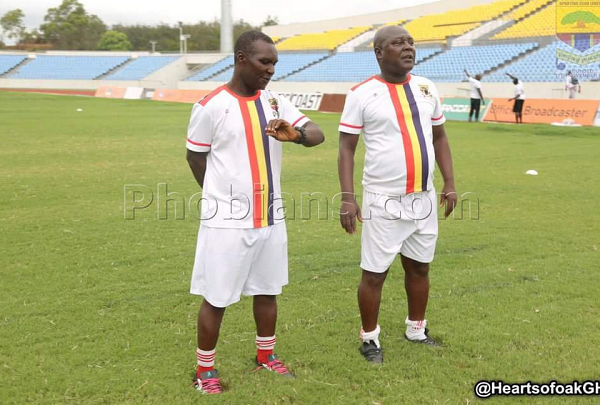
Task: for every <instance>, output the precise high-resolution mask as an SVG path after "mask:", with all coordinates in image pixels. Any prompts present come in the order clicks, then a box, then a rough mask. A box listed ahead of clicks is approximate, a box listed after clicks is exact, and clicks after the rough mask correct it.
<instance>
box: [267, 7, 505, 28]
mask: <svg viewBox="0 0 600 405" xmlns="http://www.w3.org/2000/svg"><path fill="white" fill-rule="evenodd" d="M495 1H497V0H469V1H468V4H466V3H467V2H465V0H443V1H437V2H435V3H429V4H422V5H419V6H413V7H406V8H401V9H396V10H388V11H382V12H379V13H372V14H362V15H358V16H353V17H345V18H336V19H333V20H322V21H313V22H305V23H296V24H286V25H273V26H271V27H263V28H262V30H263V32H264V33H265V34H267V35H270V36H274V37H291V36H293V35H297V34H304V33H309V32H322V31H327V30H332V29H344V28H350V27H360V26H367V25H373V24H385V23H388V22H392V21H397V20H401V19H411V20H412V19H415V18H417V17H421V16H424V15H427V14H438V13H444V12H446V11H450V10H457V9H461V8H468V7H471V6H476V5H479V4H488V3H492V2H495Z"/></svg>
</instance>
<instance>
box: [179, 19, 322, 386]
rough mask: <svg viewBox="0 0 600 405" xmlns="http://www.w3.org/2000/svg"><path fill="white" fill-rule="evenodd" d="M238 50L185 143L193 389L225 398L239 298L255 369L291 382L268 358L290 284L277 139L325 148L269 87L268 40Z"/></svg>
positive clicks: (271, 56)
mask: <svg viewBox="0 0 600 405" xmlns="http://www.w3.org/2000/svg"><path fill="white" fill-rule="evenodd" d="M234 52H235V54H234V58H235V65H234V72H233V77H232V79H231V81H230V82H229V83H227V84H226V85H223V86H221V87H219V88H217V89H216V90H214V91H213V92H212V93H210V94H209V95H208V96H206V97H205V98H204V99H202V100H201V101H200V102H199V103H197V104H195V105H194V107H193V110H192V116H191V119H190V125H189V129H188V136H187V160H188V162H189V165H190V168H191V169H192V172H193V174H194V177H195V178H196V181H197V182H198V184H199V185H200V187H202V189H203V197H202V198H203V201H202V217H201V224H200V230H199V233H198V242H197V247H196V258H195V262H194V271H193V275H192V283H191V289H190V292H191V293H192V294H196V295H202V296H204V301H203V302H202V305H201V306H200V311H199V313H198V349H197V351H196V355H197V364H198V368H197V372H196V377H195V378H194V385H195V386H196V388H197V389H198V390H199V391H202V392H204V393H211V394H212V393H215V394H216V393H221V392H222V386H221V383H220V379H219V377H218V374H217V372H216V370H215V368H214V360H215V347H216V344H217V339H218V336H219V329H220V326H221V322H222V319H223V314H224V312H225V308H226V307H228V306H229V305H231V304H234V303H236V302H238V301H239V300H240V296H241V295H251V296H253V299H254V319H255V322H256V329H257V335H256V348H257V352H256V353H257V355H256V364H257V366H258V367H257V369H260V368H264V369H267V370H271V371H275V372H277V373H278V374H281V375H285V376H290V377H291V374H290V372H289V370H288V369H287V368H286V367H285V366H284V365H283V364H282V363H281V361H280V360H278V358H277V355H275V354H274V353H273V349H274V346H275V324H276V321H277V301H276V296H277V295H279V294H281V290H282V287H283V286H284V285H286V284H287V283H288V261H287V234H286V228H285V222H284V213H283V210H282V204H281V188H280V173H281V152H282V147H281V142H280V141H286V140H295V141H296V143H299V144H302V145H304V146H315V145H318V144H320V143H321V142H323V141H324V136H323V132H322V131H321V130H320V129H319V127H318V126H317V125H315V124H314V123H312V122H311V121H310V120H309V119H308V118H307V117H305V116H304V115H303V114H302V113H301V112H300V111H299V110H298V109H297V108H296V107H294V106H293V105H292V104H291V103H290V102H289V101H288V99H286V98H285V97H281V96H280V95H279V94H277V93H274V92H271V91H268V90H265V87H266V86H267V84H268V83H269V81H270V79H271V77H272V76H273V74H274V73H275V64H276V63H277V50H276V48H275V46H274V45H273V41H272V40H271V38H270V37H268V36H267V35H265V34H263V33H261V32H259V31H248V32H245V33H243V34H242V35H241V36H240V37H239V39H238V40H237V42H236V44H235V50H234Z"/></svg>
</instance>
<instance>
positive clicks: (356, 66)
mask: <svg viewBox="0 0 600 405" xmlns="http://www.w3.org/2000/svg"><path fill="white" fill-rule="evenodd" d="M441 50H442V49H441V48H422V49H418V50H417V63H419V62H421V61H422V60H423V59H425V58H427V57H429V56H431V55H433V54H435V53H436V52H440V51H441ZM378 72H379V66H378V65H377V61H376V60H375V55H374V54H373V51H363V52H347V53H338V54H336V55H334V56H332V57H331V58H328V59H325V60H323V61H322V62H319V63H317V64H315V65H313V66H310V67H308V68H306V69H304V70H301V71H300V72H298V73H295V74H293V75H291V76H289V77H287V78H285V79H284V81H293V82H360V81H363V80H365V79H367V78H369V77H371V76H373V75H374V74H377V73H378Z"/></svg>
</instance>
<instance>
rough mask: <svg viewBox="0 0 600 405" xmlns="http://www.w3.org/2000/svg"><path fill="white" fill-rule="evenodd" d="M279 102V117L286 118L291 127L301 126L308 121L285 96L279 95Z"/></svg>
mask: <svg viewBox="0 0 600 405" xmlns="http://www.w3.org/2000/svg"><path fill="white" fill-rule="evenodd" d="M279 104H280V107H279V118H281V119H282V120H286V121H287V122H289V123H290V124H292V126H293V127H301V126H303V125H304V124H306V123H307V122H308V121H310V119H309V118H308V117H307V116H306V115H304V114H302V112H301V111H300V110H299V109H298V108H296V106H295V105H293V104H292V102H291V101H290V100H289V99H288V98H287V97H283V96H281V95H279Z"/></svg>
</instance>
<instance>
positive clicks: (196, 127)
mask: <svg viewBox="0 0 600 405" xmlns="http://www.w3.org/2000/svg"><path fill="white" fill-rule="evenodd" d="M277 118H280V119H283V120H286V121H288V122H289V123H290V124H292V125H293V126H302V125H304V124H305V123H306V122H308V121H309V119H308V118H307V117H306V116H304V115H303V114H302V113H301V112H300V111H299V110H298V109H297V108H296V107H294V106H293V105H292V104H291V103H290V101H289V100H288V99H287V98H285V97H282V96H280V95H279V94H277V93H274V92H271V91H268V90H264V91H259V92H258V93H257V94H256V95H255V96H253V97H241V96H238V95H237V94H235V93H233V92H232V91H231V90H230V89H229V87H227V85H223V86H221V87H219V88H217V89H216V90H214V91H213V92H212V93H210V94H209V95H207V96H206V97H205V98H203V99H202V100H201V101H200V102H198V103H196V104H195V105H194V107H193V109H192V116H191V119H190V125H189V128H188V134H187V148H188V149H189V150H191V151H194V152H209V153H208V156H207V166H206V175H205V177H204V185H203V187H202V213H201V215H202V216H201V220H202V224H203V225H204V226H209V227H214V228H261V227H265V226H270V225H274V224H276V223H278V222H281V221H283V220H284V218H285V215H284V214H285V213H284V212H283V208H282V197H281V186H280V178H281V142H279V141H277V140H276V139H274V138H272V137H270V136H267V135H266V133H265V129H266V127H267V124H268V122H269V121H270V120H272V119H277Z"/></svg>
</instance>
